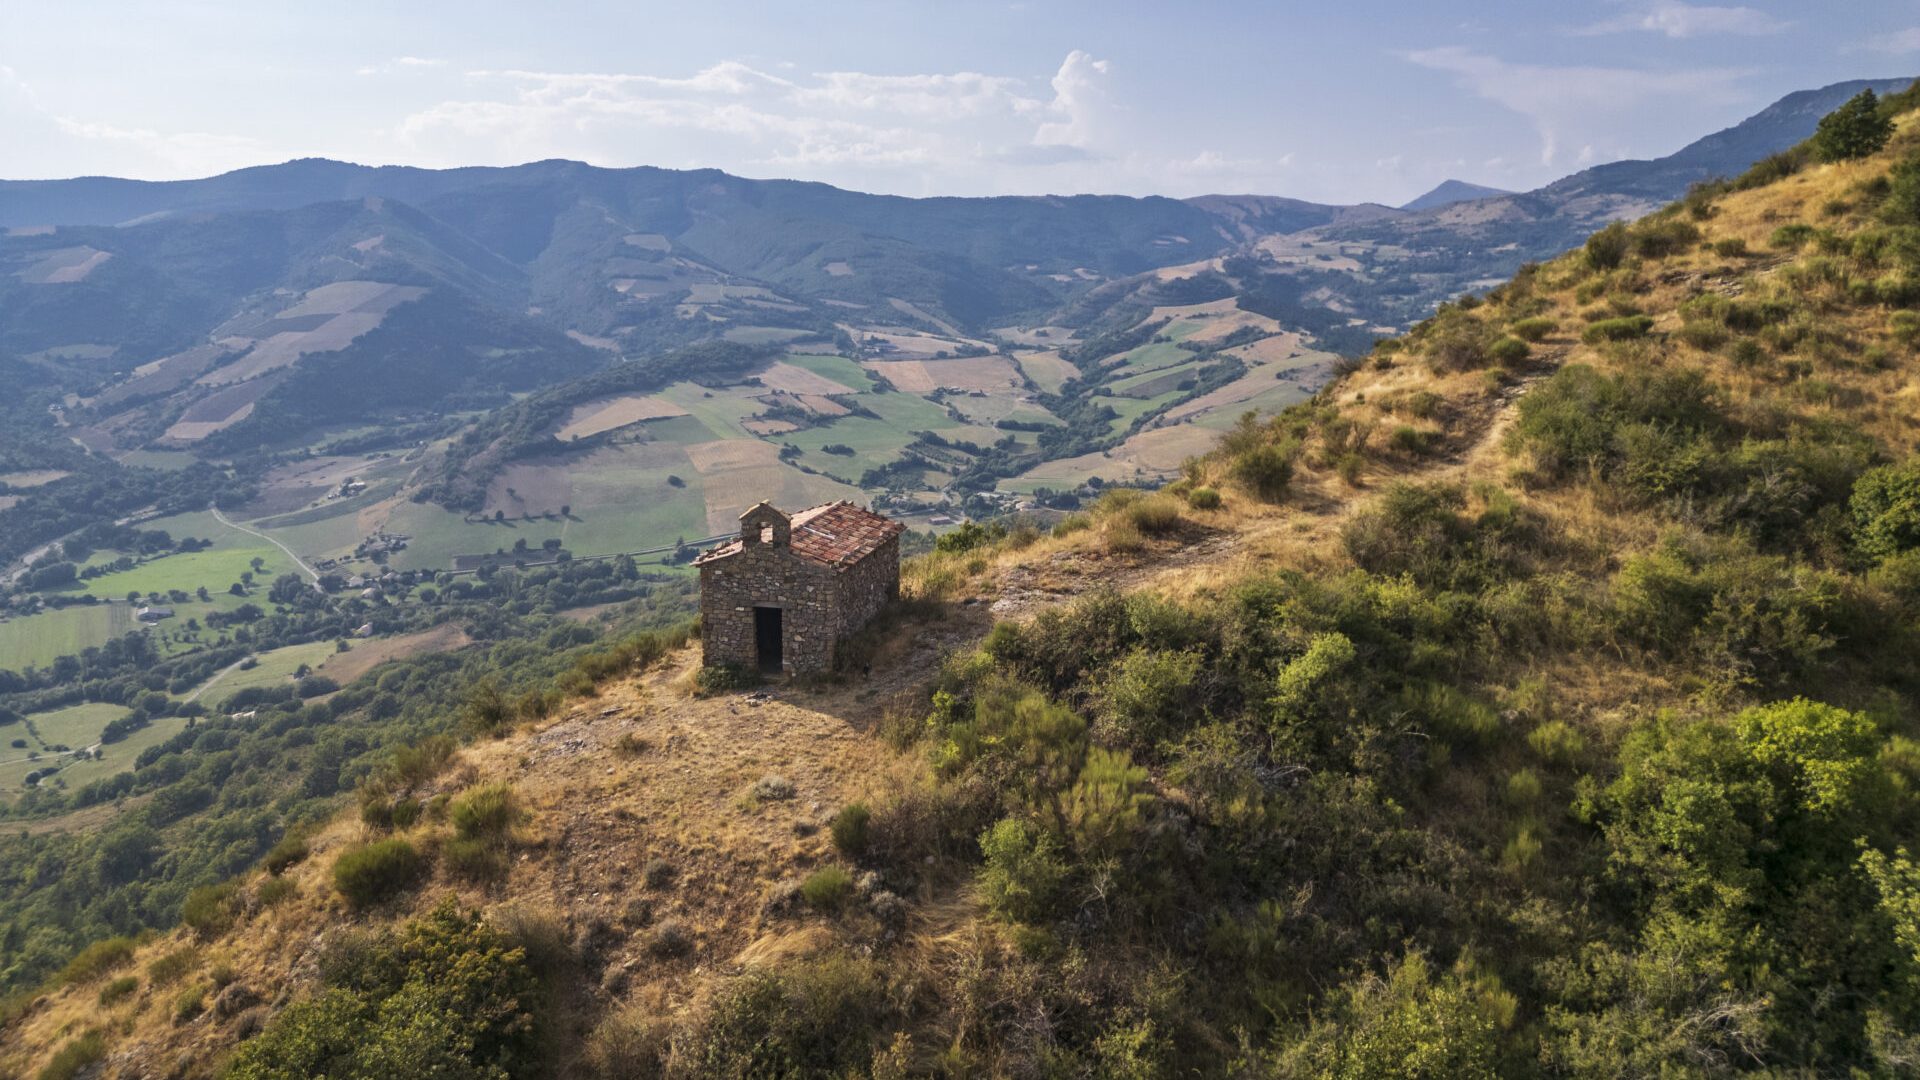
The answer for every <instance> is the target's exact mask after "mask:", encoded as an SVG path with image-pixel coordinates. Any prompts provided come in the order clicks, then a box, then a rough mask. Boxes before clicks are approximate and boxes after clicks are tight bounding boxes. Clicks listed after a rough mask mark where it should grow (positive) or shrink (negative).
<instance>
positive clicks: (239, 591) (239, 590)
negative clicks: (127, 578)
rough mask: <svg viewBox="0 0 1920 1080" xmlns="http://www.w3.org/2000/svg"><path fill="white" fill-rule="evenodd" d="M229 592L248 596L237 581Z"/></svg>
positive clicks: (245, 588) (228, 589) (244, 587)
mask: <svg viewBox="0 0 1920 1080" xmlns="http://www.w3.org/2000/svg"><path fill="white" fill-rule="evenodd" d="M227 592H229V593H231V594H232V595H234V596H245V595H247V587H246V586H245V585H242V584H240V583H239V582H237V581H236V582H234V583H233V584H231V585H229V586H227ZM128 599H130V600H131V599H133V597H128Z"/></svg>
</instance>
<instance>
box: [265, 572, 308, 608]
mask: <svg viewBox="0 0 1920 1080" xmlns="http://www.w3.org/2000/svg"><path fill="white" fill-rule="evenodd" d="M306 592H307V583H306V580H305V579H303V578H302V577H301V576H300V575H299V574H281V575H280V576H279V577H277V578H274V579H273V587H272V588H270V589H268V590H267V599H269V600H271V601H273V602H274V603H276V604H292V603H296V602H298V601H299V599H300V598H301V597H302V596H305V595H306Z"/></svg>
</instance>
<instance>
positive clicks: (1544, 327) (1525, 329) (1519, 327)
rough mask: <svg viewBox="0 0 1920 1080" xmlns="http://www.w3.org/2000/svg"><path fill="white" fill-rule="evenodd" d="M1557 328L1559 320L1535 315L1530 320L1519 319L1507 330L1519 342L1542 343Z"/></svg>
mask: <svg viewBox="0 0 1920 1080" xmlns="http://www.w3.org/2000/svg"><path fill="white" fill-rule="evenodd" d="M1559 328H1560V323H1559V320H1557V319H1549V318H1546V317H1545V316H1540V315H1536V316H1534V317H1533V318H1530V319H1520V320H1518V321H1516V322H1515V323H1514V324H1513V325H1512V326H1510V327H1508V328H1507V329H1509V330H1511V331H1512V332H1513V336H1514V337H1517V338H1519V339H1520V340H1521V341H1544V340H1546V338H1547V336H1548V335H1550V334H1552V333H1553V332H1554V331H1555V330H1558V329H1559Z"/></svg>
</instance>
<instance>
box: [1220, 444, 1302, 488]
mask: <svg viewBox="0 0 1920 1080" xmlns="http://www.w3.org/2000/svg"><path fill="white" fill-rule="evenodd" d="M1294 453H1295V451H1294V448H1293V446H1292V445H1285V446H1260V447H1255V448H1254V449H1252V450H1249V451H1247V452H1245V453H1243V454H1241V455H1240V456H1239V457H1237V458H1235V459H1234V462H1233V465H1232V467H1231V469H1230V470H1229V475H1231V476H1232V477H1233V481H1234V482H1235V483H1236V484H1239V485H1240V486H1241V487H1243V488H1245V489H1246V490H1247V491H1248V493H1250V494H1252V495H1253V496H1254V497H1255V498H1257V499H1259V500H1261V501H1262V502H1279V501H1280V500H1281V499H1284V498H1286V497H1287V488H1288V486H1289V485H1291V484H1292V483H1293V458H1294Z"/></svg>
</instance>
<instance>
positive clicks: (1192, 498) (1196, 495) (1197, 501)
mask: <svg viewBox="0 0 1920 1080" xmlns="http://www.w3.org/2000/svg"><path fill="white" fill-rule="evenodd" d="M1187 505H1188V506H1191V507H1193V508H1194V509H1195V510H1218V509H1220V492H1219V491H1217V490H1215V489H1213V488H1210V487H1197V488H1194V489H1193V490H1191V491H1189V492H1187Z"/></svg>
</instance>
